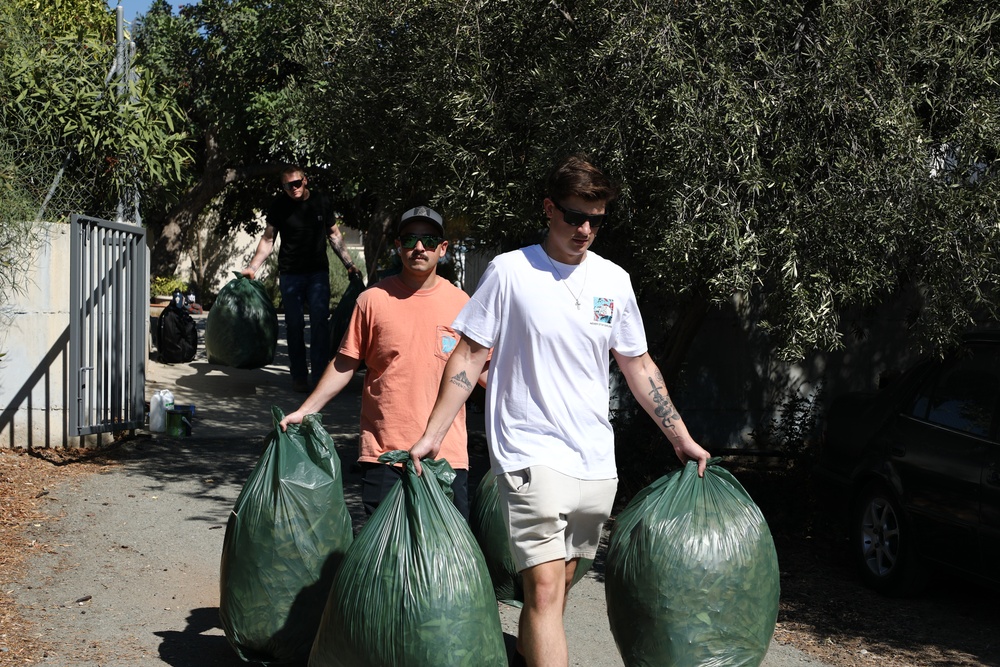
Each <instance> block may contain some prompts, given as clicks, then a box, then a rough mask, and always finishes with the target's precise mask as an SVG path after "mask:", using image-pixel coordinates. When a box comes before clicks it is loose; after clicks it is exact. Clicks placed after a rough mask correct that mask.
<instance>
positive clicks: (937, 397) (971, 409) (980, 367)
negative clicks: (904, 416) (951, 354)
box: [912, 346, 1000, 437]
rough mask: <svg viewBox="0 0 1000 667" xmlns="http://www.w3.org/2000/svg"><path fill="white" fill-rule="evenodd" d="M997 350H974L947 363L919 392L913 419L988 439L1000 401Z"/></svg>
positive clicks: (976, 347)
mask: <svg viewBox="0 0 1000 667" xmlns="http://www.w3.org/2000/svg"><path fill="white" fill-rule="evenodd" d="M998 370H1000V369H998V354H997V350H996V349H995V348H994V346H973V347H970V348H968V350H967V354H962V355H961V356H959V357H955V358H952V359H950V360H949V361H948V362H946V363H945V364H944V365H943V366H942V368H941V370H940V372H939V373H938V374H936V375H934V376H932V377H931V378H930V379H929V380H928V382H927V383H925V385H924V386H923V387H922V388H921V389H920V391H919V393H918V394H917V398H916V400H915V401H914V403H913V409H912V415H913V416H914V417H917V418H920V419H926V420H927V421H929V422H931V423H932V424H937V425H939V426H944V427H946V428H951V429H955V430H957V431H962V432H963V433H968V434H970V435H975V436H980V437H987V436H989V435H990V431H991V427H992V424H993V418H994V413H995V412H996V407H997V399H998V397H1000V372H998Z"/></svg>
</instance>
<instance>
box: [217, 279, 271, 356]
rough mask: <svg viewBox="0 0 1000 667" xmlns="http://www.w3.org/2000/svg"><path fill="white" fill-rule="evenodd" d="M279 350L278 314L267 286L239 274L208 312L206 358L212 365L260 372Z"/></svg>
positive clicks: (220, 293) (223, 290) (222, 291)
mask: <svg viewBox="0 0 1000 667" xmlns="http://www.w3.org/2000/svg"><path fill="white" fill-rule="evenodd" d="M277 346H278V311H276V310H275V309H274V304H272V303H271V299H270V297H268V296H267V291H266V290H265V289H264V285H262V284H261V283H260V282H258V281H256V280H251V279H250V278H247V277H246V276H242V275H240V274H238V273H237V274H236V277H235V278H234V279H232V280H230V281H229V282H228V283H226V286H225V287H223V288H222V289H221V290H220V291H219V296H217V297H216V298H215V303H214V304H212V308H211V310H209V311H208V321H207V322H206V323H205V354H206V355H207V356H208V361H209V363H212V364H221V365H223V366H231V367H232V368H260V367H261V366H267V365H268V364H269V363H271V362H272V361H274V351H275V348H277Z"/></svg>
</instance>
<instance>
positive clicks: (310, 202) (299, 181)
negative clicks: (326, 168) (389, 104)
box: [241, 166, 360, 393]
mask: <svg viewBox="0 0 1000 667" xmlns="http://www.w3.org/2000/svg"><path fill="white" fill-rule="evenodd" d="M280 180H281V190H282V192H283V193H284V194H279V195H276V196H275V198H274V201H272V202H271V205H270V207H269V208H268V209H267V218H266V220H267V225H266V226H265V227H264V235H263V236H262V237H261V239H260V241H259V242H258V243H257V251H256V252H255V253H254V256H253V259H251V260H250V266H248V267H246V268H245V269H243V271H242V272H241V273H242V274H243V275H244V276H247V277H248V278H251V279H252V278H254V277H255V276H256V275H257V271H259V270H260V267H261V266H263V264H264V262H265V261H266V260H267V258H268V257H269V256H270V255H271V251H272V250H274V241H275V238H276V237H278V236H279V235H280V236H281V248H280V249H279V250H278V287H279V289H280V290H281V303H282V306H283V307H284V310H285V329H286V335H287V337H288V361H289V366H290V367H291V368H290V370H291V375H292V388H293V389H294V390H295V391H297V392H300V393H305V392H307V391H309V387H310V385H309V365H311V366H312V377H313V384H315V383H316V381H317V380H318V379H319V377H320V376H321V375H322V374H323V371H324V370H325V369H326V365H327V363H329V361H330V329H329V326H330V324H329V320H330V263H329V261H328V260H327V256H326V244H327V243H329V244H330V247H332V248H333V251H334V252H335V253H336V254H337V256H338V257H339V258H340V261H341V262H343V264H344V266H345V267H346V268H347V272H348V273H349V274H354V273H356V274H358V276H360V271H359V270H358V269H357V267H355V266H354V262H353V261H352V260H351V256H350V254H349V253H348V252H347V248H345V247H344V240H343V236H342V235H341V233H340V229H338V228H337V225H336V220H335V217H334V213H333V207H332V205H331V204H330V200H329V199H328V198H327V197H326V195H323V194H321V193H317V192H311V191H310V190H309V188H308V187H307V186H308V185H309V179H308V178H306V175H305V173H304V172H303V171H302V169H301V168H300V167H297V166H290V167H286V168H285V169H284V170H282V172H281V175H280ZM352 277H353V276H352ZM306 306H308V308H309V338H310V345H309V364H307V362H306V339H305V328H306V319H305V307H306Z"/></svg>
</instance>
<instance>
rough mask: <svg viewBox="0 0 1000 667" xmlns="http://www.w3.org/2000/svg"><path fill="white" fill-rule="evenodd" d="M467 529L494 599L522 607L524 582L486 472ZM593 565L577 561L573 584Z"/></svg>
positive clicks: (492, 479) (494, 480)
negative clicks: (476, 548)
mask: <svg viewBox="0 0 1000 667" xmlns="http://www.w3.org/2000/svg"><path fill="white" fill-rule="evenodd" d="M469 528H470V529H471V530H472V534H473V535H474V536H475V537H476V542H478V543H479V548H480V549H482V551H483V557H484V558H485V560H486V567H487V569H488V570H489V573H490V580H491V581H492V582H493V594H494V595H495V596H496V599H497V600H499V601H500V602H503V603H504V604H509V605H511V606H514V607H521V606H523V605H524V583H523V581H522V579H521V575H520V573H519V572H518V571H517V565H516V564H515V563H514V557H513V556H512V555H511V553H510V540H509V538H508V535H507V526H506V524H505V523H504V519H503V510H502V509H500V492H499V491H498V490H497V478H496V475H494V474H492V473H487V474H486V475H485V476H484V477H483V479H482V480H481V481H480V482H479V486H478V487H476V493H475V495H474V496H473V497H472V505H471V507H470V508H469ZM593 564H594V561H593V560H592V559H588V558H581V559H580V562H579V563H577V566H576V572H575V573H574V575H573V584H574V585H575V584H576V583H578V582H579V581H580V580H581V579H583V577H584V576H585V575H586V574H587V572H588V571H589V570H590V568H591V566H592V565H593Z"/></svg>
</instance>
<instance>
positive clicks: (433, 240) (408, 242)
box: [399, 234, 444, 250]
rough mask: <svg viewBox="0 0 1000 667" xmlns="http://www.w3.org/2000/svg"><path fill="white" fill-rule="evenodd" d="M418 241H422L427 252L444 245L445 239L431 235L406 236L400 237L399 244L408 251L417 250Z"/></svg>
mask: <svg viewBox="0 0 1000 667" xmlns="http://www.w3.org/2000/svg"><path fill="white" fill-rule="evenodd" d="M417 241H420V243H421V244H423V246H424V249H426V250H434V249H435V248H437V247H438V246H439V245H441V244H442V243H444V239H443V238H442V237H440V236H433V235H431V234H404V235H403V236H400V237H399V244H400V245H401V246H403V247H404V248H406V249H407V250H412V249H414V248H416V247H417Z"/></svg>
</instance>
